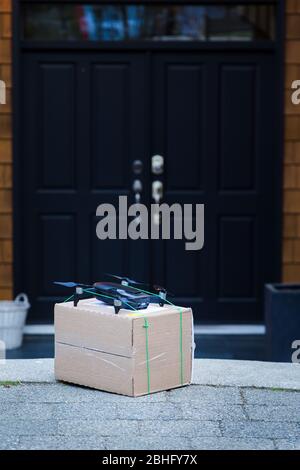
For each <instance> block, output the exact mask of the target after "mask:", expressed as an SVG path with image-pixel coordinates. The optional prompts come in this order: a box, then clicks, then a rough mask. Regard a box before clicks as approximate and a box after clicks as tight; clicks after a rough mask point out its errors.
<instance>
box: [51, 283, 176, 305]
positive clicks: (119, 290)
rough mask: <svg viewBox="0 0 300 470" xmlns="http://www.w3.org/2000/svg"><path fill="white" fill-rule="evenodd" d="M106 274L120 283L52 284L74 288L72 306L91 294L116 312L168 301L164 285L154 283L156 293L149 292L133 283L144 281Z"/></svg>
mask: <svg viewBox="0 0 300 470" xmlns="http://www.w3.org/2000/svg"><path fill="white" fill-rule="evenodd" d="M108 276H110V277H113V278H115V279H118V280H119V282H120V283H117V282H102V281H101V282H95V283H94V284H93V285H88V284H81V283H76V282H60V281H55V282H54V284H58V285H60V286H63V287H69V288H73V289H74V294H73V296H71V298H73V302H74V307H77V305H78V302H79V300H80V299H82V298H87V297H89V296H90V295H91V294H92V295H94V297H96V298H97V299H98V300H102V301H103V302H105V303H106V304H107V305H111V306H113V307H114V309H115V313H116V314H117V313H119V311H120V309H121V308H124V309H130V310H141V309H145V308H147V307H148V305H149V304H150V303H152V304H158V305H160V306H161V307H163V306H164V305H165V303H169V302H168V300H167V290H166V289H165V288H164V287H160V286H156V285H155V286H153V290H154V291H155V292H156V293H151V292H148V291H145V290H143V289H140V288H137V287H134V285H140V286H141V285H143V284H144V283H142V282H138V281H134V280H132V279H129V278H128V277H122V276H116V275H115V274H108Z"/></svg>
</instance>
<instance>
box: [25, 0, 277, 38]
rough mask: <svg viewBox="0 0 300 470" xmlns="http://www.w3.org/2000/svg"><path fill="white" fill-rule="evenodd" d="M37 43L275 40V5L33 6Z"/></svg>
mask: <svg viewBox="0 0 300 470" xmlns="http://www.w3.org/2000/svg"><path fill="white" fill-rule="evenodd" d="M23 36H24V38H25V39H31V40H57V41H59V40H67V41H72V40H88V41H132V40H150V41H155V40H159V41H176V40H177V41H178V40H179V41H221V40H223V41H229V40H238V41H253V40H273V39H274V36H275V6H274V5H257V4H256V5H244V6H239V5H211V6H208V5H178V4H177V5H170V4H168V5H157V4H156V5H148V4H147V5H130V4H123V5H120V4H111V5H109V4H102V5H101V4H99V3H98V4H90V5H87V4H63V3H62V4H50V3H49V4H34V3H33V4H27V5H25V6H24V11H23Z"/></svg>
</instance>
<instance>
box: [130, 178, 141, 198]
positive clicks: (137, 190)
mask: <svg viewBox="0 0 300 470" xmlns="http://www.w3.org/2000/svg"><path fill="white" fill-rule="evenodd" d="M132 190H133V192H134V199H135V202H136V203H137V204H138V203H139V202H140V200H141V192H142V190H143V184H142V182H141V180H138V179H136V180H134V181H133V184H132Z"/></svg>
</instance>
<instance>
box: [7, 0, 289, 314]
mask: <svg viewBox="0 0 300 470" xmlns="http://www.w3.org/2000/svg"><path fill="white" fill-rule="evenodd" d="M34 3H36V4H38V5H43V6H45V5H46V4H50V5H52V4H55V2H50V1H49V0H48V2H43V1H39V2H37V1H36V2H31V1H30V2H28V1H27V2H22V1H19V2H15V5H16V11H15V20H14V22H15V26H14V29H15V45H14V60H15V74H14V76H15V80H16V83H17V85H18V87H19V91H18V92H16V98H15V105H14V111H15V117H14V119H15V124H14V140H15V144H14V159H15V180H14V214H15V216H14V217H15V239H14V247H15V276H14V283H15V284H14V285H15V290H16V291H20V290H22V291H26V292H27V293H28V295H29V296H30V299H31V302H32V305H33V307H32V310H31V314H30V321H31V322H34V323H47V322H51V321H52V320H53V303H54V302H55V301H59V300H61V299H62V298H63V297H62V296H61V291H60V290H59V289H58V288H57V287H55V286H54V285H53V283H52V281H53V280H55V279H61V280H74V279H75V280H81V281H83V282H91V281H95V280H98V279H101V277H102V276H103V273H104V272H112V273H120V274H127V275H130V276H135V277H136V278H138V279H144V280H145V281H147V282H156V283H159V284H162V285H166V286H167V287H168V288H169V289H170V291H172V292H174V293H175V294H176V297H175V302H178V303H180V304H185V305H191V306H192V307H193V309H194V314H195V319H196V321H197V322H209V323H214V322H217V323H257V322H260V321H262V318H263V316H262V295H263V286H264V283H266V282H275V281H278V280H280V265H281V215H280V214H281V158H282V113H283V110H282V107H281V85H282V47H281V41H282V25H281V21H283V18H284V16H282V17H281V13H280V12H282V4H281V2H269V1H265V2H264V3H265V5H266V6H270V5H273V6H274V7H275V9H274V12H275V13H276V14H275V17H274V27H275V30H274V29H272V31H271V30H270V29H269V30H268V31H271V32H270V34H269V33H266V34H265V36H262V37H261V36H260V35H257V33H255V34H254V33H253V35H252V36H251V35H250V37H248V39H247V40H244V36H241V37H240V38H237V39H236V40H234V41H233V40H231V39H232V38H231V37H226V35H225V33H226V31H227V29H226V28H227V26H228V24H226V22H225V23H224V24H222V25H221V26H222V28H223V29H221V31H223V33H222V34H224V35H225V36H224V38H223V39H222V38H221V40H220V38H218V40H216V37H213V38H212V39H211V38H209V37H204V38H203V39H202V40H200V39H199V38H198V39H197V38H192V39H191V38H190V39H189V40H182V37H175V38H174V37H173V38H171V40H170V38H168V39H169V40H166V38H155V40H153V38H152V37H151V38H149V37H147V38H146V39H145V37H142V38H138V39H136V38H134V39H131V40H130V41H129V40H123V39H122V38H121V39H120V40H115V39H114V40H92V39H89V38H86V37H85V38H81V37H78V38H77V37H75V38H72V40H69V39H68V38H61V37H59V35H58V36H57V40H54V39H55V38H54V39H53V37H50V39H48V40H45V38H43V37H42V38H40V37H39V36H37V37H35V36H34V34H33V33H32V31H33V30H32V29H31V30H30V31H31V36H30V37H26V34H25V33H23V31H24V28H23V23H22V22H23V21H24V14H23V13H24V10H23V9H22V5H23V4H26V5H27V7H28V5H32V4H34ZM81 3H82V5H86V4H88V2H81ZM90 3H92V2H90ZM102 3H103V4H104V5H107V4H110V5H114V2H113V1H110V2H102ZM116 3H117V4H121V5H126V4H127V3H128V2H127V3H126V2H122V1H120V0H119V1H118V2H116ZM129 3H130V4H137V2H135V1H131V2H129ZM144 3H145V5H146V4H149V2H144ZM150 3H151V2H150ZM152 3H153V4H157V5H158V4H160V5H161V4H164V2H163V1H160V2H152ZM182 3H183V2H177V1H175V0H174V1H173V2H170V1H166V2H165V4H166V5H169V6H170V5H173V7H174V6H178V5H182ZM223 3H225V2H223ZM234 3H237V2H226V4H228V5H233V4H234ZM256 3H257V2H255V1H254V2H243V1H241V0H240V1H239V2H238V4H239V5H243V4H245V5H248V6H249V5H250V4H251V5H252V4H253V5H255V4H256ZM67 4H68V5H72V4H73V2H67ZM191 4H193V5H197V4H199V5H200V4H206V5H209V6H211V5H213V4H214V5H217V4H222V2H217V1H214V2H198V3H197V2H191ZM170 8H171V6H170ZM26 14H27V15H28V11H27V13H26ZM226 25H227V26H226ZM233 25H235V26H234V27H235V28H236V23H234V24H233V23H230V28H231V29H230V31H231V33H230V34H236V32H234V33H232V29H233ZM221 26H220V24H218V25H217V26H216V24H215V23H213V24H211V25H210V28H211V29H210V31H213V33H211V34H215V35H216V34H217V33H216V28H217V32H218V34H219V33H220V30H219V29H218V28H221ZM268 27H270V26H268ZM172 31H173V30H172ZM176 31H177V30H176ZM224 31H225V32H224ZM234 31H236V29H235V30H234ZM169 34H171V33H169ZM207 34H208V33H207ZM226 34H227V33H226ZM239 34H241V33H240V32H239ZM243 34H245V33H244V31H243ZM247 34H248V33H247ZM83 39H84V40H83ZM156 154H159V155H161V156H163V158H164V171H163V173H162V174H160V175H154V174H153V173H152V171H151V159H152V156H153V155H156ZM134 160H140V161H141V162H142V165H143V170H142V173H141V175H140V176H138V178H139V179H141V182H142V191H141V202H143V203H145V204H147V205H149V204H150V203H151V202H152V184H153V182H154V181H155V180H158V181H160V182H162V184H163V198H162V202H168V203H174V202H178V203H181V204H185V203H194V204H195V203H203V204H205V246H204V248H203V249H202V250H200V251H186V250H185V249H184V244H185V240H182V241H180V240H170V241H150V240H149V241H140V240H139V241H129V240H107V241H99V240H98V239H97V237H96V232H95V228H96V222H97V219H96V217H95V214H96V208H97V206H98V205H99V204H101V203H105V202H108V203H112V204H114V205H117V200H118V196H119V195H127V196H128V197H129V201H130V202H133V200H134V193H133V190H132V185H133V181H134V179H135V178H136V177H137V176H136V175H134V173H133V162H134Z"/></svg>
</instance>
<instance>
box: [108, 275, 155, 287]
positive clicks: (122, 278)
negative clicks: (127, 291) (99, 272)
mask: <svg viewBox="0 0 300 470" xmlns="http://www.w3.org/2000/svg"><path fill="white" fill-rule="evenodd" d="M105 274H106V276H110V277H114V278H115V279H119V280H120V281H121V284H123V285H125V286H129V285H130V284H137V285H147V284H145V282H142V281H134V280H133V279H129V277H125V276H117V275H116V274H110V273H105Z"/></svg>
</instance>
